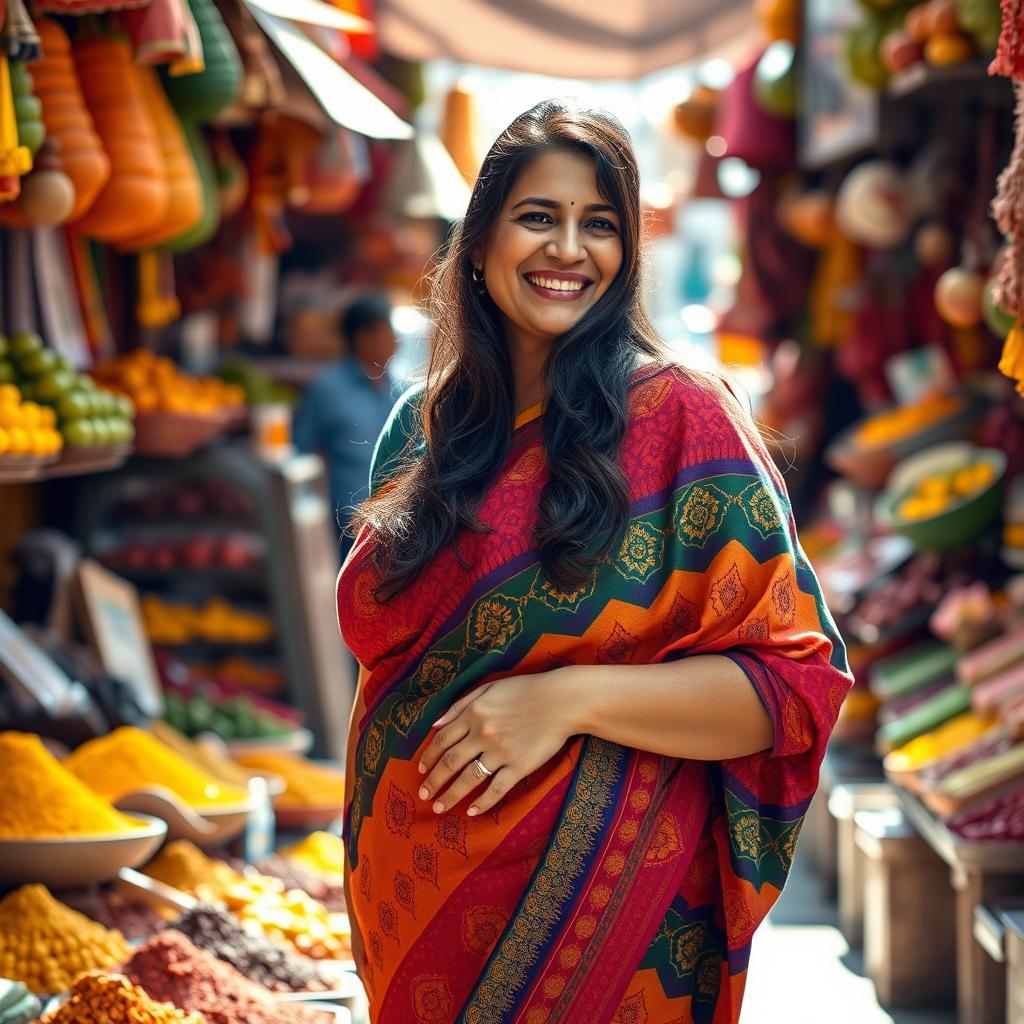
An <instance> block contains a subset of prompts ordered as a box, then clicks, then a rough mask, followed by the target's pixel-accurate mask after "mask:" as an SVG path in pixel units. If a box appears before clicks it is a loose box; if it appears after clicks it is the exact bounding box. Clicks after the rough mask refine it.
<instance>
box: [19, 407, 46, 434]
mask: <svg viewBox="0 0 1024 1024" xmlns="http://www.w3.org/2000/svg"><path fill="white" fill-rule="evenodd" d="M42 412H43V410H42V407H41V406H38V405H36V403H35V402H22V404H21V425H22V426H23V427H24V428H25V429H26V430H35V429H36V428H37V427H39V426H41V425H42V418H43V417H42Z"/></svg>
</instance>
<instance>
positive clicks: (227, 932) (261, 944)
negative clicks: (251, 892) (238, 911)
mask: <svg viewBox="0 0 1024 1024" xmlns="http://www.w3.org/2000/svg"><path fill="white" fill-rule="evenodd" d="M173 927H174V928H177V929H178V931H180V932H182V933H183V934H185V935H187V936H188V937H189V938H190V939H191V940H192V941H193V942H194V943H195V944H196V945H197V946H198V947H199V948H200V949H205V950H207V951H208V952H210V953H212V954H213V955H214V956H216V957H218V958H219V959H221V960H223V961H225V962H226V963H229V964H231V966H232V967H235V968H237V969H238V970H239V971H241V972H242V974H244V975H245V976H246V977H247V978H249V979H251V980H252V981H256V982H259V984H261V985H265V986H266V987H267V988H269V989H271V990H273V991H278V992H282V991H283V992H325V991H327V990H328V989H330V988H332V987H333V986H334V984H335V982H336V981H337V980H338V978H337V973H336V972H334V971H332V970H331V969H330V967H329V966H328V965H327V964H326V963H319V962H317V961H315V960H310V959H309V957H305V956H300V955H299V954H298V953H296V952H294V951H293V950H292V949H291V948H290V947H287V946H282V945H280V944H278V943H276V942H272V941H271V940H270V939H266V938H264V937H263V936H261V935H253V934H251V933H249V932H247V931H246V930H245V929H244V928H243V927H242V925H241V923H240V922H239V920H238V918H237V917H235V915H234V914H232V913H230V912H229V911H227V910H224V909H223V908H222V907H219V906H217V905H216V904H213V903H197V904H196V906H195V907H193V908H192V909H191V910H186V911H185V912H184V913H183V914H182V915H181V916H180V917H178V918H177V920H175V921H174V924H173Z"/></svg>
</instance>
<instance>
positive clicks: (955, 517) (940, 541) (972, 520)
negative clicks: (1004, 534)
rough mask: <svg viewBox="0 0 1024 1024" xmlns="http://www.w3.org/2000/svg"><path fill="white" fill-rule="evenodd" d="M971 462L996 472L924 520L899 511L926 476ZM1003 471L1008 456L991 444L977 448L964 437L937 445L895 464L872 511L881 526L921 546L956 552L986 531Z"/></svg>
mask: <svg viewBox="0 0 1024 1024" xmlns="http://www.w3.org/2000/svg"><path fill="white" fill-rule="evenodd" d="M975 462H987V463H988V464H989V465H990V466H992V467H993V469H995V471H996V475H995V478H994V479H993V480H992V482H991V483H990V484H989V485H988V486H987V487H985V488H984V489H983V490H981V491H978V493H977V494H975V495H973V496H972V497H970V498H965V499H963V500H961V501H957V502H954V503H953V504H951V505H950V506H949V507H948V508H947V509H945V511H943V512H940V513H939V514H938V515H936V516H931V517H930V518H928V519H916V520H914V521H913V522H907V521H906V520H903V519H901V518H900V517H899V516H898V515H897V513H896V509H897V508H898V507H899V505H900V503H901V502H902V501H903V500H904V499H905V498H909V497H910V496H911V494H912V493H913V492H914V490H915V489H916V488H917V484H918V483H919V482H920V481H921V480H923V479H924V478H925V477H929V476H934V475H935V474H938V473H954V472H956V471H957V470H958V469H962V468H964V467H965V466H968V465H971V464H972V463H975ZM1005 475H1006V456H1005V455H1003V453H1002V452H1001V451H998V450H997V449H995V448H977V447H976V446H975V445H972V444H967V443H965V442H955V443H953V444H943V445H939V446H937V447H935V448H929V449H928V450H927V451H924V452H919V453H918V454H917V455H912V456H911V457H910V458H907V459H904V460H903V461H902V462H901V463H900V464H899V465H898V466H896V468H895V469H894V470H893V472H892V476H891V477H890V478H889V485H888V487H887V488H886V490H885V492H884V493H883V494H882V496H881V497H880V498H879V500H878V505H877V507H876V513H877V515H878V518H879V520H880V521H881V522H882V523H883V524H884V525H885V526H887V527H889V529H891V530H893V531H895V532H896V533H901V534H903V536H904V537H907V538H908V539H909V540H911V541H912V542H913V543H914V546H915V547H917V548H918V549H920V550H922V551H954V550H956V549H957V548H961V547H963V546H964V545H965V544H968V543H969V542H970V541H972V540H974V539H975V538H976V537H977V536H979V535H980V534H982V533H984V532H985V530H986V529H987V528H988V526H989V525H990V524H991V523H992V521H993V520H994V519H996V518H997V517H998V515H999V511H1000V508H1001V506H1002V498H1003V478H1004V477H1005Z"/></svg>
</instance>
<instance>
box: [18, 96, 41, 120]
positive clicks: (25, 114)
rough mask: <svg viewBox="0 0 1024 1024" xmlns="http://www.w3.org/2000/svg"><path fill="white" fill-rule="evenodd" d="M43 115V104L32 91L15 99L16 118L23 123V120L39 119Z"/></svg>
mask: <svg viewBox="0 0 1024 1024" xmlns="http://www.w3.org/2000/svg"><path fill="white" fill-rule="evenodd" d="M42 116H43V105H42V103H40V102H39V100H38V99H37V98H36V97H35V96H33V95H32V94H31V93H27V94H26V95H24V96H19V97H18V98H17V99H16V100H15V101H14V119H15V120H16V121H17V122H18V123H19V124H21V123H22V122H23V121H38V120H39V119H40V118H41V117H42Z"/></svg>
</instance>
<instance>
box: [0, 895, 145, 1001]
mask: <svg viewBox="0 0 1024 1024" xmlns="http://www.w3.org/2000/svg"><path fill="white" fill-rule="evenodd" d="M127 956H128V943H127V942H125V938H124V936H123V935H122V934H121V933H120V932H118V931H112V930H108V929H106V928H104V927H103V925H101V924H97V923H96V922H95V921H90V920H89V918H87V917H85V916H84V915H82V914H79V913H78V912H77V911H74V910H72V909H71V908H70V907H66V906H64V904H63V903H61V902H59V901H58V900H55V899H54V898H53V897H52V896H51V895H50V893H49V890H48V889H47V888H46V886H44V885H23V886H22V887H21V888H20V889H15V891H14V892H12V893H8V894H7V895H6V896H5V897H4V898H3V899H2V900H0V976H3V977H5V978H12V979H14V980H15V981H20V982H22V983H23V984H25V985H27V986H28V987H29V988H30V989H31V990H32V991H33V992H35V993H36V994H37V995H48V994H52V993H56V992H63V991H65V990H66V989H67V988H69V987H70V986H71V981H72V979H73V978H74V977H75V976H76V975H77V974H79V973H80V972H82V971H88V970H91V969H92V968H94V967H101V968H102V967H113V966H114V965H115V964H119V963H121V961H123V960H124V959H125V957H127Z"/></svg>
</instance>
